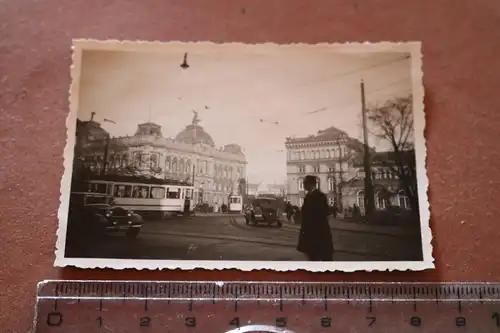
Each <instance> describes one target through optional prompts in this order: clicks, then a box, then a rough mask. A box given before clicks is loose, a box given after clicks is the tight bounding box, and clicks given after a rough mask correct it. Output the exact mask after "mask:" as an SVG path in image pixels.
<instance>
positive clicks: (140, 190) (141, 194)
mask: <svg viewBox="0 0 500 333" xmlns="http://www.w3.org/2000/svg"><path fill="white" fill-rule="evenodd" d="M132 197H133V198H141V199H147V198H149V186H134V187H132Z"/></svg>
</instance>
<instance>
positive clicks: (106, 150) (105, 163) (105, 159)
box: [92, 112, 116, 176]
mask: <svg viewBox="0 0 500 333" xmlns="http://www.w3.org/2000/svg"><path fill="white" fill-rule="evenodd" d="M92 113H93V115H92V116H94V115H95V112H92ZM103 122H107V123H112V124H115V125H116V123H115V122H114V121H113V120H110V119H106V118H104V119H103ZM110 140H111V137H110V135H109V133H107V132H106V138H105V139H104V156H103V162H102V170H101V175H103V176H104V175H105V174H106V171H107V170H106V169H107V167H108V155H109V142H110Z"/></svg>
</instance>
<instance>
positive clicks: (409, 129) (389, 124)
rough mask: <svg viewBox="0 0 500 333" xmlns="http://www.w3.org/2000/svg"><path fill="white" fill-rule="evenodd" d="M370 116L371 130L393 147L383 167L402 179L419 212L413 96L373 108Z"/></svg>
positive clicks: (410, 198) (368, 111)
mask: <svg viewBox="0 0 500 333" xmlns="http://www.w3.org/2000/svg"><path fill="white" fill-rule="evenodd" d="M367 116H368V120H369V121H370V122H371V125H372V126H371V127H372V129H371V132H372V133H373V134H374V135H375V136H377V137H378V138H379V139H382V140H385V141H387V142H388V143H389V144H390V146H391V148H392V154H390V155H392V156H389V157H390V158H389V159H388V160H387V161H382V164H383V166H384V167H387V168H389V169H391V170H392V171H393V172H394V173H395V174H396V176H397V177H398V178H399V180H400V182H401V187H402V189H403V191H404V192H405V194H406V195H407V197H408V199H409V203H410V207H411V209H412V212H413V213H415V214H418V193H417V175H416V163H415V148H414V136H413V134H414V127H413V103H412V97H411V96H406V97H400V98H396V99H393V100H389V101H387V102H386V103H385V104H383V105H382V106H379V107H373V108H370V109H368V110H367Z"/></svg>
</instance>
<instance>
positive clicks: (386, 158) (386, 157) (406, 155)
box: [353, 150, 415, 166]
mask: <svg viewBox="0 0 500 333" xmlns="http://www.w3.org/2000/svg"><path fill="white" fill-rule="evenodd" d="M400 153H401V154H403V155H402V157H403V159H405V160H406V161H408V159H410V158H411V159H415V151H414V150H405V151H401V152H400ZM370 157H371V160H372V165H374V166H376V165H382V164H384V163H385V164H387V163H393V162H394V161H395V160H396V153H395V152H394V151H380V152H372V154H371V156H370ZM363 159H364V153H363V151H361V152H360V153H359V154H358V155H357V156H356V158H355V159H354V163H353V165H354V166H361V165H363Z"/></svg>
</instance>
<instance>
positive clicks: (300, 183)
mask: <svg viewBox="0 0 500 333" xmlns="http://www.w3.org/2000/svg"><path fill="white" fill-rule="evenodd" d="M298 184H299V191H304V179H302V178H299V182H298Z"/></svg>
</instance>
